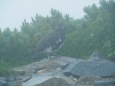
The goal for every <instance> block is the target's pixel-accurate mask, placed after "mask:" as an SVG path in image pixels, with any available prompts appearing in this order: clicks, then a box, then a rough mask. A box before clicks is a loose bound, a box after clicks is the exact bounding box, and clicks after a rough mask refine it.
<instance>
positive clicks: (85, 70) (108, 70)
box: [63, 60, 115, 77]
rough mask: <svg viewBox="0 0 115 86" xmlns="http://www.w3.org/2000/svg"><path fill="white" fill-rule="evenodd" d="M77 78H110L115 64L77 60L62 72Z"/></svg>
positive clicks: (114, 70)
mask: <svg viewBox="0 0 115 86" xmlns="http://www.w3.org/2000/svg"><path fill="white" fill-rule="evenodd" d="M63 72H64V73H66V72H70V73H71V74H74V75H77V76H101V77H112V76H114V75H115V63H113V62H110V61H106V60H104V61H87V60H77V61H74V62H72V63H71V64H70V65H68V67H67V68H66V69H65V70H64V71H63Z"/></svg>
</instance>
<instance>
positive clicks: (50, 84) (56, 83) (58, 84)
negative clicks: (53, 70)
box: [36, 77, 70, 86]
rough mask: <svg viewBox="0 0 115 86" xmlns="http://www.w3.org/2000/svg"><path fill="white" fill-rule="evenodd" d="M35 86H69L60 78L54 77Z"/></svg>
mask: <svg viewBox="0 0 115 86" xmlns="http://www.w3.org/2000/svg"><path fill="white" fill-rule="evenodd" d="M36 86H70V84H69V83H67V82H66V81H65V80H63V79H62V78H56V77H54V78H51V79H49V80H47V81H45V82H43V83H41V84H39V85H36Z"/></svg>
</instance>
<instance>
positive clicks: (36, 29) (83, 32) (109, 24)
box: [0, 0, 115, 75]
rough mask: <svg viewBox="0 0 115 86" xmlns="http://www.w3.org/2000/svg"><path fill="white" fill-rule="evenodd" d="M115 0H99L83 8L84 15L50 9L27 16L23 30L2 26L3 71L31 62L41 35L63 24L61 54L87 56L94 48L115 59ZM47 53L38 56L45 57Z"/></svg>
mask: <svg viewBox="0 0 115 86" xmlns="http://www.w3.org/2000/svg"><path fill="white" fill-rule="evenodd" d="M114 9H115V1H114V0H109V1H108V0H100V6H99V7H97V6H96V5H95V4H93V5H92V6H88V7H85V8H84V12H85V13H86V15H85V16H84V18H82V19H74V18H72V17H70V16H69V14H65V15H63V14H62V13H61V12H59V11H58V10H55V9H51V11H50V13H51V15H50V16H47V17H43V16H41V15H38V14H36V16H35V17H34V18H33V17H32V18H31V19H32V21H31V22H27V21H26V20H24V21H23V22H22V25H21V28H20V31H18V30H17V29H16V28H15V29H14V30H13V31H11V30H10V28H6V29H5V30H4V31H1V29H0V75H3V74H5V73H4V72H6V71H8V70H9V69H10V68H12V67H16V66H20V65H24V64H28V63H30V62H32V59H31V57H32V55H33V54H34V52H35V50H36V47H37V45H38V43H39V41H40V39H41V38H42V37H43V36H44V35H46V34H48V33H49V32H50V31H51V30H52V28H55V27H57V26H60V27H61V26H64V31H65V34H66V39H65V41H64V42H65V43H64V46H63V47H62V48H61V49H60V50H58V51H57V53H58V54H60V55H64V56H70V57H74V58H81V59H86V58H88V57H89V56H90V55H91V54H92V53H93V52H95V51H98V52H100V53H102V54H103V55H104V56H105V57H107V59H112V60H115V10H114ZM45 57H46V55H45V54H41V55H39V56H38V59H42V58H45Z"/></svg>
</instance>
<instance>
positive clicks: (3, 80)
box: [0, 77, 6, 85]
mask: <svg viewBox="0 0 115 86" xmlns="http://www.w3.org/2000/svg"><path fill="white" fill-rule="evenodd" d="M5 83H6V79H5V78H4V77H0V84H1V85H2V84H5Z"/></svg>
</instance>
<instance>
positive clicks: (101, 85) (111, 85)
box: [94, 81, 115, 86]
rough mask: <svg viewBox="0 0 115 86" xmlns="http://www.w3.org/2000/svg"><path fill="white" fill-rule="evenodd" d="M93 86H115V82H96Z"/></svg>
mask: <svg viewBox="0 0 115 86" xmlns="http://www.w3.org/2000/svg"><path fill="white" fill-rule="evenodd" d="M94 86H115V81H98V82H96V83H95V85H94Z"/></svg>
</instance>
